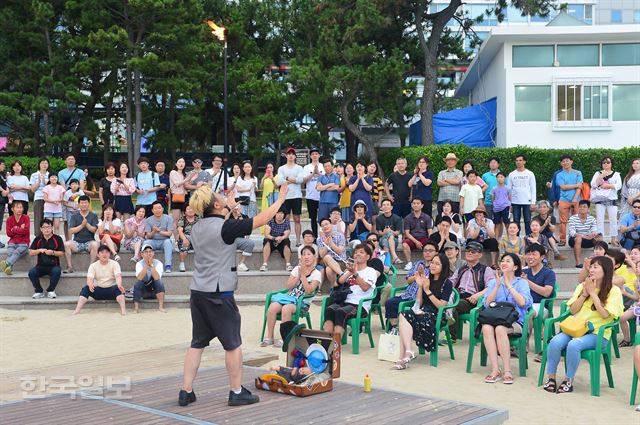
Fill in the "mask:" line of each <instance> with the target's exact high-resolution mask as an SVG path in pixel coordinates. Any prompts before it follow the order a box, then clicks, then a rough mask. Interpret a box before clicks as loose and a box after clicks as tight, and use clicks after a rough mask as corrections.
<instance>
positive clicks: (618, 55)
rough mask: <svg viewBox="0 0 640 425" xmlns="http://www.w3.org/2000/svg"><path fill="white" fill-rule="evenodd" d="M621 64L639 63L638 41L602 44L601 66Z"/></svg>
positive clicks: (639, 47) (639, 49)
mask: <svg viewBox="0 0 640 425" xmlns="http://www.w3.org/2000/svg"><path fill="white" fill-rule="evenodd" d="M621 65H640V43H624V44H603V45H602V66H621Z"/></svg>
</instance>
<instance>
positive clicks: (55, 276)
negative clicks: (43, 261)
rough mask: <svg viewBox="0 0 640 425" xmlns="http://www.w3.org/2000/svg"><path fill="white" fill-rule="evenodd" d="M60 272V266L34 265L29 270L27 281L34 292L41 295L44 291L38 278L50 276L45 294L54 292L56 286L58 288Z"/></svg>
mask: <svg viewBox="0 0 640 425" xmlns="http://www.w3.org/2000/svg"><path fill="white" fill-rule="evenodd" d="M61 272H62V270H61V269H60V266H39V265H35V266H34V267H33V268H31V270H29V280H30V281H31V284H32V285H33V289H34V290H35V291H36V292H39V293H43V292H44V290H43V289H42V286H41V285H40V278H41V277H42V276H47V275H49V276H51V278H50V281H49V287H48V288H47V292H53V291H55V290H56V286H58V282H59V281H60V273H61Z"/></svg>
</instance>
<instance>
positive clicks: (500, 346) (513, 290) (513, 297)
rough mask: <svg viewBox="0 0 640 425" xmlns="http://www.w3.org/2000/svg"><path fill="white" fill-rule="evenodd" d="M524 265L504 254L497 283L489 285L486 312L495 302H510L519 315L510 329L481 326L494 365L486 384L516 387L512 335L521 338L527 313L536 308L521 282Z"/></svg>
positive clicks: (523, 282)
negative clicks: (501, 383) (529, 309)
mask: <svg viewBox="0 0 640 425" xmlns="http://www.w3.org/2000/svg"><path fill="white" fill-rule="evenodd" d="M521 275H522V263H521V262H520V257H519V256H517V255H516V254H513V253H508V254H504V255H503V256H502V257H501V258H500V271H499V272H498V275H497V276H496V278H495V279H492V280H491V281H489V286H488V287H487V292H486V297H485V298H484V306H485V308H487V307H489V305H490V304H491V303H492V302H494V301H495V302H508V303H511V304H513V305H514V306H515V308H516V310H517V311H518V320H517V321H516V322H515V323H514V324H513V325H512V326H511V327H510V328H507V327H506V326H493V325H482V337H483V339H484V346H485V348H486V349H487V355H488V356H489V361H490V362H491V373H490V374H489V375H487V376H486V377H485V378H484V382H487V383H489V384H493V383H495V382H498V381H499V380H500V379H502V382H504V383H505V384H513V373H512V372H511V364H510V363H511V362H510V360H511V349H510V346H509V335H511V334H522V324H523V323H524V317H525V314H526V312H527V309H528V308H529V307H531V305H532V304H533V298H532V297H531V292H530V290H529V283H528V282H527V281H526V280H525V279H523V278H521V277H520V276H521ZM498 354H499V355H500V358H501V359H502V366H503V368H504V373H502V372H501V371H500V365H499V363H498Z"/></svg>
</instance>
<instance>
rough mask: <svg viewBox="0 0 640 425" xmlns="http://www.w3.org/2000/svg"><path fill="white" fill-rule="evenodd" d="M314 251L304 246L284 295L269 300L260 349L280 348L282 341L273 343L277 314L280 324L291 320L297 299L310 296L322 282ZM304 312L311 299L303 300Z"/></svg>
mask: <svg viewBox="0 0 640 425" xmlns="http://www.w3.org/2000/svg"><path fill="white" fill-rule="evenodd" d="M316 262H317V261H316V251H315V250H314V249H313V248H312V247H310V246H304V247H303V248H302V250H301V255H300V264H299V265H297V266H296V267H295V268H294V269H293V270H292V271H291V274H290V275H289V279H288V280H287V289H289V292H287V293H286V294H278V295H277V296H274V297H273V298H271V304H270V305H269V309H268V310H267V337H266V338H265V339H264V341H262V342H261V343H260V346H261V347H266V346H269V345H274V346H275V347H282V340H278V341H276V342H275V343H274V340H273V330H274V328H275V326H276V317H277V316H278V313H280V314H281V315H282V322H288V321H290V320H293V319H292V317H293V315H294V313H295V312H296V309H297V306H298V299H299V298H300V297H302V296H304V295H309V294H312V293H313V292H314V291H315V290H316V289H318V286H320V282H321V281H322V277H321V275H320V271H318V270H317V269H316ZM304 303H305V306H304V308H305V309H306V310H308V309H309V306H310V305H311V299H309V298H307V299H305V300H304Z"/></svg>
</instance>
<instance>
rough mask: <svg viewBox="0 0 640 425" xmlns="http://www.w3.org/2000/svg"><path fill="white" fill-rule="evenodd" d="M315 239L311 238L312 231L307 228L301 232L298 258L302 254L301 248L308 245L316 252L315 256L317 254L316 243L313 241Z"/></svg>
mask: <svg viewBox="0 0 640 425" xmlns="http://www.w3.org/2000/svg"><path fill="white" fill-rule="evenodd" d="M314 242H315V239H314V238H313V232H312V231H311V230H309V229H307V230H305V231H304V232H302V245H300V246H299V247H298V259H299V258H300V256H301V255H302V248H304V247H305V246H310V247H311V248H313V250H314V251H315V253H316V257H317V256H318V245H316V244H315V243H314Z"/></svg>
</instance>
